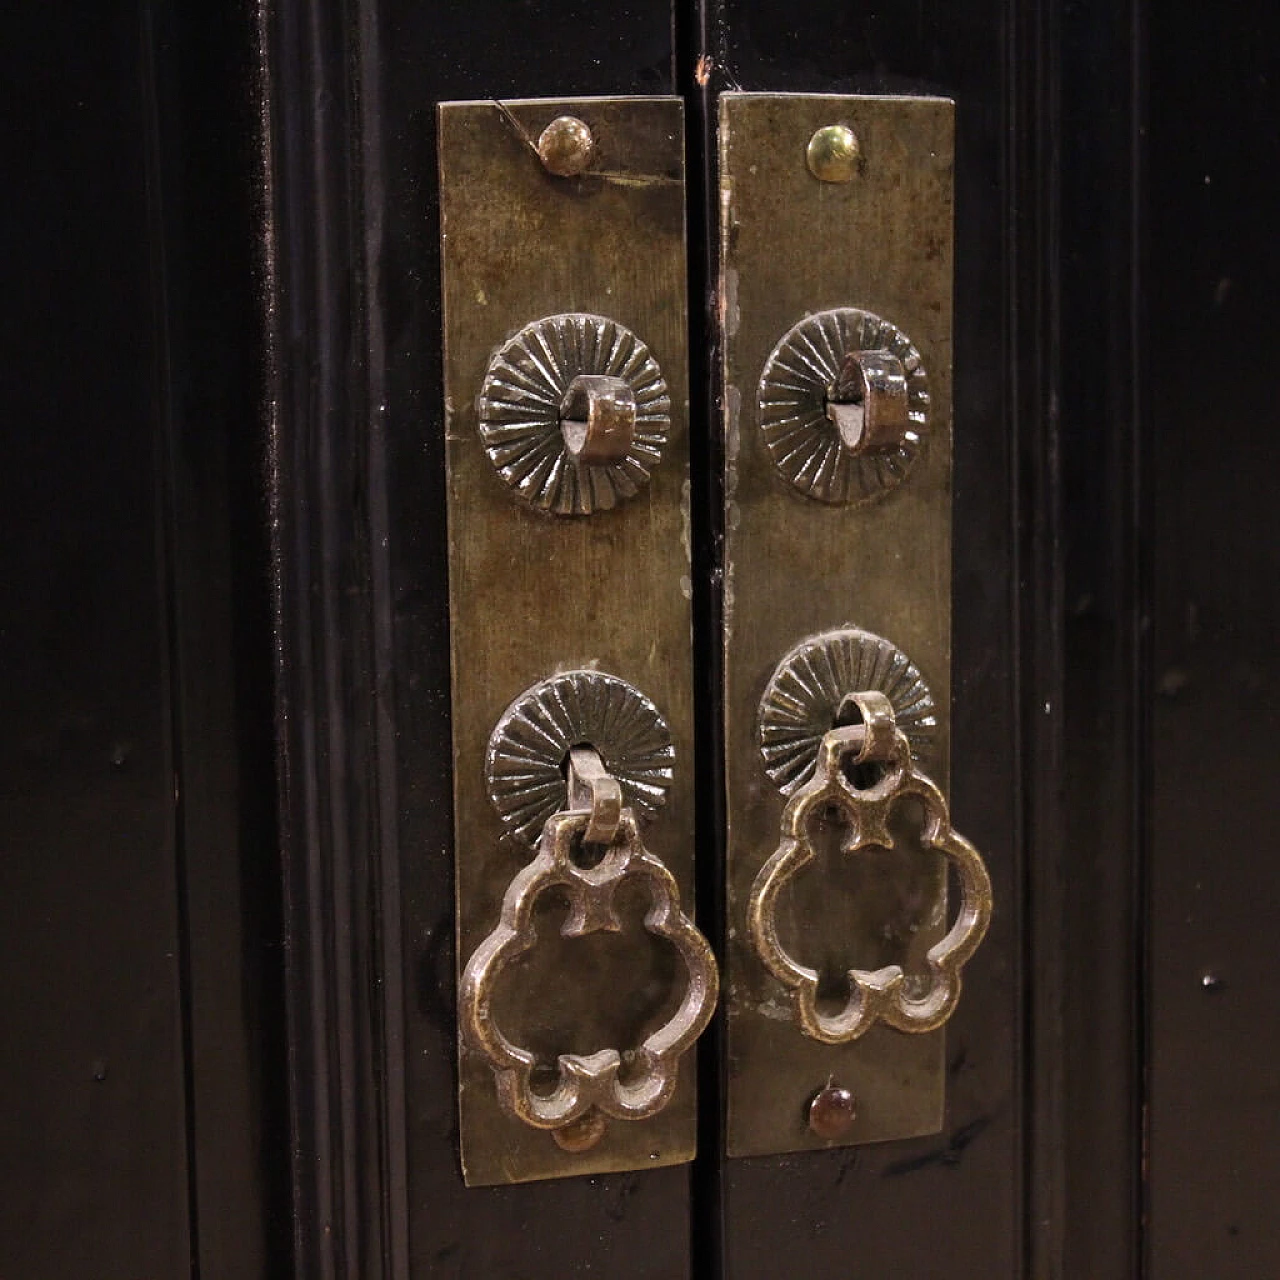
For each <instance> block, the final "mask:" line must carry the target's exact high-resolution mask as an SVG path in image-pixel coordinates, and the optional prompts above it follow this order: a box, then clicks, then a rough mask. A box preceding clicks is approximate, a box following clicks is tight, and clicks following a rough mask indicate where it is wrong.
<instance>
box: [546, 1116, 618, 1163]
mask: <svg viewBox="0 0 1280 1280" xmlns="http://www.w3.org/2000/svg"><path fill="white" fill-rule="evenodd" d="M607 1125H608V1121H607V1120H606V1119H605V1118H604V1116H603V1115H602V1114H601V1113H600V1112H599V1111H597V1110H595V1108H594V1107H593V1108H592V1109H591V1110H590V1111H588V1112H587V1114H586V1115H585V1116H583V1117H582V1118H581V1119H580V1120H574V1121H573V1122H572V1123H570V1124H567V1125H565V1126H564V1128H562V1129H552V1130H551V1136H552V1137H553V1138H554V1139H555V1140H556V1146H558V1147H559V1148H560V1150H561V1151H568V1152H570V1153H571V1154H572V1155H577V1154H578V1153H579V1152H581V1151H590V1150H591V1148H592V1147H594V1146H595V1145H596V1143H597V1142H599V1141H600V1139H601V1138H603V1137H604V1131H605V1128H606V1127H607Z"/></svg>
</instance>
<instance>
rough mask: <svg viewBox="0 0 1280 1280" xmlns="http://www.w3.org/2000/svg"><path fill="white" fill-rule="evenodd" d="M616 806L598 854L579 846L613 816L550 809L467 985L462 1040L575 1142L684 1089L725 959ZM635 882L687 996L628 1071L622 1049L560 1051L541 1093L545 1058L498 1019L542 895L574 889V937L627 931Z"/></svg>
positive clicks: (469, 968) (627, 813)
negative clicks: (625, 892)
mask: <svg viewBox="0 0 1280 1280" xmlns="http://www.w3.org/2000/svg"><path fill="white" fill-rule="evenodd" d="M598 773H599V771H598V770H597V771H596V774H598ZM585 782H586V783H587V784H590V783H591V782H595V783H596V784H597V788H596V792H595V794H596V796H597V797H598V798H601V799H600V804H599V806H598V807H600V808H602V809H605V808H607V807H608V803H609V801H608V798H607V797H606V796H605V794H604V788H601V787H599V785H598V784H599V782H600V779H599V777H598V776H595V777H587V778H586V779H585ZM587 790H590V786H589V785H588V786H587ZM575 791H577V787H576V786H575V787H573V788H571V792H570V795H571V801H572V798H573V796H574V792H575ZM578 794H579V795H582V794H584V793H583V792H581V791H579V792H578ZM602 797H603V798H602ZM593 807H596V806H593ZM614 812H615V816H616V823H614V824H613V831H612V832H611V842H610V843H609V844H608V846H607V847H605V848H604V851H603V856H602V857H601V858H600V860H599V861H598V862H594V863H588V862H587V861H586V860H584V859H582V858H581V856H580V855H581V850H582V848H583V845H584V842H585V841H586V838H587V836H588V835H589V834H590V831H589V829H590V828H591V827H592V824H593V822H594V823H597V824H598V823H599V822H600V821H601V820H602V819H601V815H600V814H596V813H593V811H592V810H591V809H585V808H584V809H570V810H566V811H562V812H560V813H556V814H553V815H552V816H551V817H550V818H549V819H547V822H546V824H545V826H544V827H543V830H542V836H541V838H540V839H539V841H538V844H537V851H536V854H535V856H534V858H533V860H532V861H531V862H529V863H528V864H527V865H525V866H524V867H523V868H522V869H521V870H520V871H519V872H517V874H516V876H515V878H514V879H513V880H512V881H511V883H510V885H509V886H508V887H507V891H506V894H505V896H504V898H503V902H502V911H501V915H500V918H499V921H498V924H497V926H496V927H495V928H494V930H493V932H492V933H490V934H489V936H488V937H487V938H486V939H485V940H484V941H483V942H482V943H481V944H480V945H479V946H478V947H477V948H476V950H475V951H474V952H473V953H472V955H471V958H470V959H469V960H468V962H467V965H466V968H465V970H464V971H463V974H462V981H461V984H460V987H459V1019H460V1026H461V1033H462V1038H463V1042H464V1043H465V1044H466V1045H467V1046H468V1048H470V1049H472V1050H473V1051H475V1052H478V1053H480V1054H482V1055H483V1056H484V1058H485V1059H486V1060H487V1061H488V1063H489V1066H490V1067H491V1068H492V1070H493V1075H494V1080H495V1082H496V1085H497V1092H498V1099H499V1101H500V1103H501V1104H502V1107H503V1109H504V1110H505V1111H506V1112H507V1113H508V1114H509V1115H511V1116H513V1117H515V1118H516V1119H518V1120H521V1121H523V1122H524V1123H525V1124H527V1125H531V1126H532V1127H533V1128H535V1129H546V1130H551V1131H552V1133H553V1136H554V1137H555V1138H556V1140H557V1142H558V1143H559V1144H560V1145H561V1146H562V1147H564V1148H565V1149H566V1150H570V1151H580V1150H584V1149H586V1147H588V1146H590V1145H593V1144H594V1142H595V1141H597V1140H598V1139H599V1138H600V1137H601V1136H602V1135H603V1133H604V1117H606V1116H608V1117H612V1118H614V1119H617V1120H644V1119H646V1118H648V1117H649V1116H653V1115H656V1114H657V1113H658V1112H659V1111H661V1110H662V1108H663V1107H665V1106H666V1105H667V1103H668V1102H669V1101H670V1100H671V1096H672V1094H673V1093H674V1092H675V1087H676V1080H677V1075H678V1070H679V1064H680V1058H681V1056H682V1055H683V1054H684V1053H685V1052H686V1050H688V1049H689V1048H691V1047H692V1045H693V1043H694V1041H695V1040H697V1038H698V1037H699V1036H700V1035H701V1034H702V1032H703V1031H704V1030H706V1027H707V1024H708V1023H709V1022H710V1020H711V1015H712V1013H713V1012H714V1010H715V1004H716V997H717V994H718V991H719V975H718V972H717V969H716V962H715V957H714V955H713V954H712V951H711V947H710V946H709V944H708V943H707V940H706V938H704V937H703V936H702V934H701V933H699V932H698V930H697V928H696V927H695V926H694V924H693V921H692V920H690V919H689V917H688V916H687V915H685V914H684V912H683V911H682V910H681V908H680V890H679V887H678V886H677V884H676V881H675V877H674V876H672V874H671V872H670V871H669V870H668V869H667V868H666V866H664V865H663V863H662V862H661V861H660V860H659V859H658V858H657V857H655V856H654V855H653V854H652V853H650V852H649V851H648V850H647V849H646V848H645V847H644V844H643V842H642V841H641V838H640V830H639V824H638V822H637V819H636V815H635V812H634V810H632V809H630V808H624V809H622V810H621V812H620V813H617V812H616V811H614ZM597 848H599V846H597ZM626 881H631V882H632V883H636V882H639V883H640V884H642V885H643V886H644V887H645V888H646V889H647V891H648V900H649V908H648V911H647V912H646V914H645V918H644V924H645V928H646V929H647V930H648V932H649V933H651V934H654V935H655V936H657V937H660V938H664V939H666V941H668V942H669V943H671V945H672V946H673V947H674V948H675V949H676V952H677V954H678V955H679V956H680V958H681V960H682V961H683V963H684V967H685V970H686V973H687V981H686V984H685V990H684V996H683V999H682V1000H681V1001H680V1005H679V1007H678V1008H677V1009H676V1011H675V1012H674V1013H673V1014H672V1015H671V1017H670V1018H669V1019H668V1021H667V1022H665V1023H664V1024H663V1025H662V1026H660V1027H658V1028H657V1029H656V1030H655V1031H653V1032H652V1033H651V1034H650V1035H648V1036H647V1037H646V1038H645V1039H644V1040H643V1041H642V1042H641V1044H640V1045H639V1046H638V1047H636V1048H634V1049H632V1050H630V1051H629V1052H627V1053H626V1054H625V1061H626V1071H625V1072H623V1064H624V1054H623V1052H622V1051H620V1050H618V1049H601V1050H599V1051H598V1052H596V1053H591V1054H573V1053H568V1054H561V1055H560V1057H559V1058H558V1068H559V1077H558V1079H557V1081H556V1084H555V1086H554V1087H553V1088H552V1089H551V1090H550V1091H535V1089H534V1088H533V1074H534V1070H535V1068H536V1067H537V1065H538V1063H537V1059H536V1057H535V1055H534V1054H533V1053H531V1052H530V1051H529V1050H527V1049H524V1048H522V1047H520V1046H519V1045H516V1044H513V1043H512V1042H511V1041H510V1040H509V1039H508V1038H507V1037H506V1036H505V1035H504V1034H503V1033H502V1031H501V1029H500V1028H499V1026H498V1024H497V1022H496V1020H495V1018H494V1015H493V1009H492V1005H493V996H494V990H495V987H496V986H497V983H498V981H499V979H500V977H501V975H502V972H503V970H504V969H506V968H507V966H508V965H510V964H511V963H512V962H513V961H515V960H516V959H517V958H518V957H519V956H521V955H523V954H524V953H525V952H527V951H528V950H529V949H530V948H531V947H533V945H534V944H535V942H536V941H537V937H536V932H535V927H534V918H533V913H534V904H535V902H536V901H537V899H538V897H539V895H540V894H542V893H543V892H544V891H545V890H547V889H551V888H560V889H561V890H563V891H564V892H565V893H566V894H567V896H568V899H569V913H568V916H567V918H566V919H565V922H564V924H563V926H562V927H561V932H562V934H563V935H564V936H565V937H579V936H582V935H584V934H589V933H595V932H597V931H600V930H605V931H610V932H616V931H618V930H619V928H620V927H621V926H620V922H619V920H618V916H617V914H616V910H615V895H616V893H617V891H618V890H619V889H620V888H621V887H622V885H623V883H624V882H626Z"/></svg>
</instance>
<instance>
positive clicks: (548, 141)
mask: <svg viewBox="0 0 1280 1280" xmlns="http://www.w3.org/2000/svg"><path fill="white" fill-rule="evenodd" d="M536 150H537V152H538V159H539V160H541V161H542V164H543V167H544V168H545V169H546V171H547V172H548V173H554V174H555V175H556V177H557V178H576V177H577V176H578V175H579V174H580V173H585V172H586V171H587V169H589V168H590V167H591V162H592V161H593V160H594V159H595V155H596V140H595V138H594V137H592V134H591V128H590V126H589V125H588V124H587V123H586V122H585V121H583V120H579V119H578V117H577V116H557V117H556V118H555V119H554V120H553V121H552V122H551V123H550V124H549V125H547V127H546V128H545V129H543V131H542V132H541V133H540V134H539V135H538V141H537V143H536Z"/></svg>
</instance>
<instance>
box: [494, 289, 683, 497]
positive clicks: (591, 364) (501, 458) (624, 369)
mask: <svg viewBox="0 0 1280 1280" xmlns="http://www.w3.org/2000/svg"><path fill="white" fill-rule="evenodd" d="M584 373H585V374H605V375H608V376H610V377H615V378H621V379H622V380H623V381H624V382H626V383H627V384H628V386H630V388H631V390H632V393H633V394H634V395H635V400H636V425H635V434H634V436H633V438H632V442H631V448H630V450H629V451H628V453H627V455H626V456H625V457H624V458H622V459H620V460H619V461H618V462H610V463H606V464H602V465H597V466H591V465H582V466H577V465H575V464H574V462H573V460H572V458H571V457H570V456H569V453H568V450H567V449H566V447H565V442H564V437H563V435H562V434H561V430H560V407H561V403H562V401H563V398H564V394H565V391H566V390H567V389H568V387H569V384H570V382H572V381H573V379H574V378H576V377H577V376H578V375H579V374H584ZM479 414H480V439H481V441H482V443H483V444H484V449H485V452H486V453H487V454H488V455H489V461H490V462H492V463H493V465H494V467H495V468H496V470H497V472H498V474H499V475H500V476H501V477H502V478H503V480H505V481H506V482H507V484H509V485H510V486H511V487H512V488H513V489H514V490H515V491H516V492H517V493H518V494H520V496H521V497H523V498H525V499H526V500H527V501H528V502H530V503H532V504H533V505H534V506H535V507H539V508H541V509H542V510H544V511H551V512H554V513H555V514H557V515H589V514H590V513H591V512H592V511H599V510H607V509H608V508H610V507H615V506H617V505H618V503H619V502H622V501H625V500H626V499H627V498H631V497H634V496H635V495H636V494H637V493H639V492H640V490H641V489H642V488H644V486H645V485H646V484H648V483H649V476H650V473H651V472H652V471H653V468H654V467H656V466H657V465H658V462H659V460H660V459H661V457H662V450H663V446H664V445H665V444H666V442H667V436H668V435H669V434H670V432H671V397H670V395H669V393H668V391H667V384H666V380H665V379H664V378H663V376H662V371H661V370H660V369H659V368H658V362H657V361H656V360H655V359H654V358H653V356H652V355H651V354H650V351H649V348H648V347H646V346H645V344H644V343H643V342H641V341H640V339H639V338H637V337H636V335H635V334H634V333H632V332H631V330H630V329H628V328H626V327H625V326H623V325H620V324H618V323H617V321H615V320H609V319H607V318H606V317H604V316H593V315H584V314H580V313H576V312H575V313H571V314H567V315H559V316H548V317H547V318H546V319H544V320H536V321H534V323H533V324H530V325H526V326H525V327H524V328H523V329H521V330H520V332H519V333H517V334H516V335H515V336H514V337H513V338H510V339H508V340H507V341H506V342H505V343H504V344H503V345H502V346H501V347H499V348H498V350H497V351H496V352H495V353H494V355H493V358H492V359H491V360H490V361H489V369H488V372H487V373H486V374H485V380H484V388H483V390H482V391H481V394H480V401H479Z"/></svg>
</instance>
